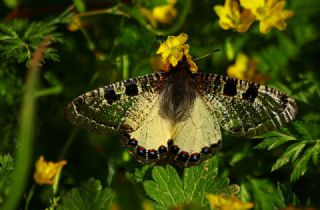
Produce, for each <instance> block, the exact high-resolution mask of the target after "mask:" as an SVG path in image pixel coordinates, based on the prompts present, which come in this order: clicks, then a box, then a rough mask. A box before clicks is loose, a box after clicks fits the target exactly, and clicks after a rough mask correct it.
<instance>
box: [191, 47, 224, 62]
mask: <svg viewBox="0 0 320 210" xmlns="http://www.w3.org/2000/svg"><path fill="white" fill-rule="evenodd" d="M219 51H220V49H215V50H212V51H211V52H209V53H207V54H205V55H203V56H200V57H197V58H195V59H192V60H193V61H196V60H199V59H202V58H205V57H208V56H210V55H212V54H213V53H215V52H219Z"/></svg>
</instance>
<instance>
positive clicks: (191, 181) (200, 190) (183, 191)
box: [144, 158, 239, 209]
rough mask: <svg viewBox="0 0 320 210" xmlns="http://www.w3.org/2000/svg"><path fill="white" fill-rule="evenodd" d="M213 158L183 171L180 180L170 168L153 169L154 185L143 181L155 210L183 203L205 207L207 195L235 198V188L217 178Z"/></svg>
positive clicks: (225, 180)
mask: <svg viewBox="0 0 320 210" xmlns="http://www.w3.org/2000/svg"><path fill="white" fill-rule="evenodd" d="M217 173H218V171H217V167H216V166H215V158H212V159H210V160H208V161H205V162H203V163H201V164H200V165H199V166H194V167H190V168H187V169H185V171H184V174H183V178H182V180H181V179H180V177H179V176H178V173H177V172H176V170H175V169H174V168H173V167H172V166H169V165H168V166H166V167H162V166H156V167H154V169H153V171H152V177H153V181H145V182H144V188H145V190H146V192H147V194H148V195H149V196H150V197H151V198H152V199H153V200H154V201H155V202H156V205H155V206H157V208H158V209H167V208H169V207H174V206H177V205H178V204H183V203H198V204H200V205H202V206H208V201H207V200H206V199H205V197H204V196H205V195H206V194H207V193H212V194H224V195H230V194H236V193H238V192H239V187H238V186H235V185H234V186H228V184H229V179H227V178H217V177H216V176H217Z"/></svg>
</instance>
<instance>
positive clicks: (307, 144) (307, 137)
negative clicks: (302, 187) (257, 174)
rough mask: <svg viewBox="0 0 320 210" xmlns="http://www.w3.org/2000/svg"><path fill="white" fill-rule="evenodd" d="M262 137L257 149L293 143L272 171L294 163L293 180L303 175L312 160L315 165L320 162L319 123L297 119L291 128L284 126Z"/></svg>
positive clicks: (269, 148)
mask: <svg viewBox="0 0 320 210" xmlns="http://www.w3.org/2000/svg"><path fill="white" fill-rule="evenodd" d="M260 137H261V138H264V140H263V142H261V143H260V144H258V145H257V146H256V148H257V149H268V150H272V149H275V148H278V147H279V146H280V145H282V144H285V143H289V142H290V143H291V144H290V146H288V147H287V148H286V149H285V151H284V152H283V153H282V155H281V156H280V157H279V158H278V160H277V161H276V162H275V163H274V164H273V166H272V171H275V170H278V169H279V168H281V167H283V166H284V165H286V164H288V163H292V165H293V171H292V173H291V175H290V179H291V181H296V180H297V179H299V178H300V177H301V176H303V175H304V174H305V173H306V172H307V170H308V168H309V167H308V166H309V163H310V162H313V164H314V165H315V166H317V165H318V163H319V154H320V126H319V125H318V124H317V123H314V122H299V121H296V122H294V123H293V124H292V126H291V127H290V129H286V128H283V129H281V130H280V131H274V132H271V133H268V134H266V135H263V136H260Z"/></svg>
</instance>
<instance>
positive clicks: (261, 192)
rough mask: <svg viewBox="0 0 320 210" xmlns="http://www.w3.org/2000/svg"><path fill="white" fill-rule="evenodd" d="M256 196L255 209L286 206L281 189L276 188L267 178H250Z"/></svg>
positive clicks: (253, 193)
mask: <svg viewBox="0 0 320 210" xmlns="http://www.w3.org/2000/svg"><path fill="white" fill-rule="evenodd" d="M249 183H250V184H249V185H250V186H248V188H251V190H252V192H251V193H252V195H253V197H254V202H255V209H279V208H284V207H286V204H285V201H284V198H283V196H282V193H281V191H279V190H278V189H274V187H273V186H272V184H271V183H270V182H269V181H268V180H266V179H254V178H250V179H249Z"/></svg>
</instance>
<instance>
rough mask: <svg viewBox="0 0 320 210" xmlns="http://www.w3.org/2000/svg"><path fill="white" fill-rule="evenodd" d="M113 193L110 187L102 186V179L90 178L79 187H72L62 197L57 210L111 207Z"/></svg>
mask: <svg viewBox="0 0 320 210" xmlns="http://www.w3.org/2000/svg"><path fill="white" fill-rule="evenodd" d="M112 200H113V194H112V191H111V189H110V188H102V186H101V183H100V181H98V180H95V179H93V178H90V179H89V180H88V181H87V182H86V183H84V184H82V185H81V186H80V187H78V188H74V189H71V190H70V191H69V192H67V193H66V194H65V195H64V196H63V197H62V199H61V205H59V206H58V207H57V210H69V209H79V210H89V209H97V210H98V209H109V208H110V205H111V201H112Z"/></svg>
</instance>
